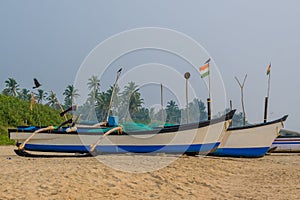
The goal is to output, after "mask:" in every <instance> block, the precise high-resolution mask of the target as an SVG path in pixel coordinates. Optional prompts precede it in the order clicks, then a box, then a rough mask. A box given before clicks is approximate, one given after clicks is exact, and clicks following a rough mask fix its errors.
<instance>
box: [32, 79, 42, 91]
mask: <svg viewBox="0 0 300 200" xmlns="http://www.w3.org/2000/svg"><path fill="white" fill-rule="evenodd" d="M33 81H34V87H32V88H33V89H35V88H38V87H40V86H41V84H40V83H39V81H38V80H37V79H36V78H34V79H33Z"/></svg>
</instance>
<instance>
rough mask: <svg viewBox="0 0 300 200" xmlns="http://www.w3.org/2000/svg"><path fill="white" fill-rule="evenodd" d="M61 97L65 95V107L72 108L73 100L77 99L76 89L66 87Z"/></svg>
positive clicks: (71, 86) (72, 86)
mask: <svg viewBox="0 0 300 200" xmlns="http://www.w3.org/2000/svg"><path fill="white" fill-rule="evenodd" d="M63 95H65V106H66V107H70V106H72V104H73V102H74V100H75V99H76V98H77V97H79V96H80V95H79V94H78V89H76V88H75V87H74V85H68V86H67V88H66V89H65V91H64V93H63Z"/></svg>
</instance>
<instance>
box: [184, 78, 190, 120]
mask: <svg viewBox="0 0 300 200" xmlns="http://www.w3.org/2000/svg"><path fill="white" fill-rule="evenodd" d="M190 77H191V74H190V73H189V72H186V73H185V74H184V78H185V100H186V123H187V124H188V123H189V92H188V87H189V81H188V80H189V78H190Z"/></svg>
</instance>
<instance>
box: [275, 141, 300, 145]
mask: <svg viewBox="0 0 300 200" xmlns="http://www.w3.org/2000/svg"><path fill="white" fill-rule="evenodd" d="M275 144H300V142H284V141H282V142H273V145H275Z"/></svg>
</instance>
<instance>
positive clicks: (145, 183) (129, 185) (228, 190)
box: [0, 146, 300, 199]
mask: <svg viewBox="0 0 300 200" xmlns="http://www.w3.org/2000/svg"><path fill="white" fill-rule="evenodd" d="M13 149H14V147H12V146H0V170H1V172H0V177H1V179H0V180H1V182H0V199H300V154H272V155H268V156H265V157H263V158H258V159H245V158H217V157H204V158H203V157H187V156H181V157H179V158H178V159H174V156H172V155H162V156H159V158H157V156H156V157H155V156H153V155H152V156H136V155H134V157H135V158H138V160H139V162H140V163H139V164H138V165H137V164H136V163H135V162H131V161H130V162H128V157H132V156H130V155H109V156H107V155H106V156H102V157H101V159H102V160H106V161H107V160H114V161H116V162H115V163H117V164H118V167H119V168H122V167H124V168H126V167H129V166H130V167H131V168H130V169H138V170H141V169H143V168H144V169H146V166H148V165H150V164H149V163H150V162H152V161H153V160H155V163H156V165H159V164H160V163H163V162H166V163H168V162H169V161H168V160H175V161H174V162H172V163H171V164H169V165H167V166H166V167H164V168H161V169H159V170H155V171H149V172H145V173H128V172H124V171H120V170H116V169H114V168H111V167H109V166H107V165H106V164H103V163H102V162H100V161H99V159H96V158H94V157H85V158H72V157H71V158H70V157H54V158H24V157H18V156H16V155H15V154H14V152H13ZM98 157H99V156H98ZM142 163H144V165H141V164H142ZM152 163H153V162H152ZM135 165H136V166H135ZM118 167H117V168H118ZM125 170H126V169H125ZM147 170H148V169H146V171H147Z"/></svg>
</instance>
